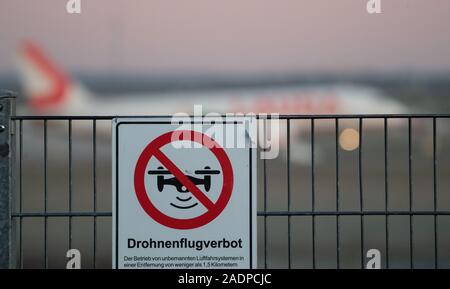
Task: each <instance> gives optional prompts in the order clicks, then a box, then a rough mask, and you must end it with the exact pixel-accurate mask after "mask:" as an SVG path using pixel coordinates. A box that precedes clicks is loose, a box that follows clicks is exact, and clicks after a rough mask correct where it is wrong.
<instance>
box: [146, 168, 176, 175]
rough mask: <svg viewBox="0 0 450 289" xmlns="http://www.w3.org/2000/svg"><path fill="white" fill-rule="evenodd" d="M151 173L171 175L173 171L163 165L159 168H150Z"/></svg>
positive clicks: (149, 172)
mask: <svg viewBox="0 0 450 289" xmlns="http://www.w3.org/2000/svg"><path fill="white" fill-rule="evenodd" d="M147 173H148V174H149V175H171V174H172V173H171V172H169V171H168V170H165V169H164V168H163V167H158V169H157V170H149V171H148V172H147Z"/></svg>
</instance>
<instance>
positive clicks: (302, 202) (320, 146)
mask: <svg viewBox="0 0 450 289" xmlns="http://www.w3.org/2000/svg"><path fill="white" fill-rule="evenodd" d="M13 99H14V98H13V97H6V98H2V99H1V102H2V107H3V108H5V107H8V108H10V110H9V113H6V114H5V116H4V117H2V118H1V121H2V123H0V124H1V125H4V127H3V132H0V134H3V135H4V134H5V133H6V135H8V136H9V137H7V138H6V139H5V138H2V139H1V141H2V145H3V143H7V144H8V146H10V148H11V149H10V150H9V152H10V154H8V156H6V155H5V154H3V153H2V155H1V157H2V159H0V164H1V169H2V183H1V185H2V186H1V189H2V191H1V194H0V197H1V198H2V202H4V203H5V204H6V203H8V205H9V206H10V207H7V208H6V207H5V208H4V207H3V204H2V207H1V213H2V216H1V217H0V224H2V226H0V229H1V232H2V235H1V236H2V237H0V250H1V251H0V252H1V258H0V259H1V261H2V262H1V263H0V265H1V266H2V267H7V266H11V267H17V268H58V267H64V266H65V262H66V261H67V258H66V256H65V252H66V251H67V250H68V249H70V248H77V249H79V250H80V251H81V254H82V267H83V268H111V252H112V249H111V216H112V213H111V196H110V194H111V187H110V186H111V175H110V173H111V164H110V157H111V153H110V150H111V138H110V137H111V136H110V126H111V119H112V118H113V117H114V116H15V115H14V108H13V106H10V104H11V103H12V102H13ZM5 103H8V105H5ZM3 112H5V110H3ZM8 114H11V115H8ZM449 120H450V115H282V116H280V117H279V121H280V124H281V130H282V131H283V132H284V133H282V134H281V135H283V136H284V137H285V141H284V142H282V144H281V146H282V148H281V150H282V153H281V154H280V156H279V157H278V158H277V159H275V160H258V266H259V267H261V268H364V267H365V266H366V263H367V261H368V260H369V259H368V258H367V251H368V250H369V249H377V250H379V251H380V252H381V266H382V267H383V268H449V267H450V253H449V252H450V247H449V245H448V244H450V242H449V241H450V217H449V216H450V181H449V180H448V179H449V178H448V176H449V172H450V170H449V168H450V165H447V164H448V163H450V162H448V158H449V157H450V142H448V136H447V130H448V123H449ZM258 121H259V122H263V123H266V122H268V121H270V120H268V119H267V118H265V117H262V116H259V120H258ZM80 128H83V129H80ZM347 129H350V130H348V131H347ZM80 131H83V133H80ZM100 131H102V133H100ZM86 132H87V133H86ZM104 132H106V136H105V135H103V133H104ZM344 132H349V134H348V135H347V136H346V135H344V134H343V133H344ZM86 134H87V135H86ZM100 134H102V135H100ZM14 142H15V143H14ZM422 146H423V147H424V148H422ZM3 151H4V150H3V148H2V152H3ZM5 164H6V166H7V167H9V168H10V170H4V169H3V168H4V165H5ZM5 174H6V175H5ZM6 177H8V178H9V177H11V179H10V181H8V183H7V185H5V184H4V179H5V178H6ZM8 180H9V179H8ZM5 212H6V213H5ZM5 230H7V231H8V233H7V234H5V233H4V232H5ZM5 252H8V254H6V253H5Z"/></svg>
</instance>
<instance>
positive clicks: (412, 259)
mask: <svg viewBox="0 0 450 289" xmlns="http://www.w3.org/2000/svg"><path fill="white" fill-rule="evenodd" d="M411 167H412V151H411V118H410V117H408V182H409V212H412V205H413V194H412V168H411ZM413 233H414V232H413V215H412V214H410V215H409V256H410V264H409V265H410V268H411V269H413V268H414V255H413V254H414V248H413Z"/></svg>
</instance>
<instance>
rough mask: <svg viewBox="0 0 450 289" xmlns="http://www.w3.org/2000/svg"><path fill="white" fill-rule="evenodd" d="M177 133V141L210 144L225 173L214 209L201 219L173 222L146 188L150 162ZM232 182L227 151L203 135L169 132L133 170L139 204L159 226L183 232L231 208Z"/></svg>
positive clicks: (191, 132) (154, 141) (188, 131)
mask: <svg viewBox="0 0 450 289" xmlns="http://www.w3.org/2000/svg"><path fill="white" fill-rule="evenodd" d="M175 132H176V133H177V137H176V141H182V140H187V141H192V142H197V143H200V144H202V145H204V142H208V145H211V147H208V149H209V150H210V151H211V152H212V153H213V154H214V156H215V157H216V158H217V160H218V161H219V164H220V166H221V169H222V176H223V184H222V190H221V192H220V195H219V198H218V199H217V201H216V203H214V204H213V207H212V208H210V209H208V210H207V211H206V212H205V213H203V214H202V215H199V216H197V217H194V218H190V219H178V218H173V217H171V216H168V215H166V214H164V213H162V212H161V211H160V210H158V208H156V206H155V205H154V204H153V203H152V201H151V200H150V198H149V196H148V194H147V190H146V188H145V175H146V168H147V164H148V162H149V161H150V159H151V158H152V157H156V156H155V154H158V152H160V149H161V148H162V147H163V146H164V145H166V144H169V143H171V142H172V135H173V134H174V133H175ZM160 162H161V160H160ZM163 165H164V163H163ZM233 181H234V178H233V169H232V166H231V162H230V159H229V158H228V156H227V154H226V152H225V150H224V149H223V148H222V147H221V146H220V145H219V144H218V143H217V142H216V141H215V140H213V139H212V138H210V137H209V136H207V135H205V134H203V133H201V132H196V131H190V130H184V131H170V132H167V133H165V134H163V135H161V136H159V137H157V138H156V139H154V140H153V141H152V142H150V143H149V144H148V145H147V146H146V147H145V148H144V150H143V151H142V153H141V155H140V156H139V159H138V161H137V163H136V168H135V170H134V189H135V192H136V197H137V199H138V201H139V204H140V205H141V207H142V208H143V209H144V211H145V212H146V213H147V214H148V215H149V216H150V217H151V218H152V219H153V220H155V221H156V222H158V223H160V224H161V225H164V226H166V227H170V228H173V229H184V230H188V229H195V228H198V227H201V226H204V225H206V224H208V223H209V222H211V221H212V220H214V219H215V218H216V217H217V216H219V215H220V213H221V212H222V211H223V210H224V209H225V207H226V205H227V204H228V201H229V200H230V197H231V193H232V190H233Z"/></svg>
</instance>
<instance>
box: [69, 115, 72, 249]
mask: <svg viewBox="0 0 450 289" xmlns="http://www.w3.org/2000/svg"><path fill="white" fill-rule="evenodd" d="M69 213H72V119H69ZM70 249H72V216H69V250H70Z"/></svg>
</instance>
